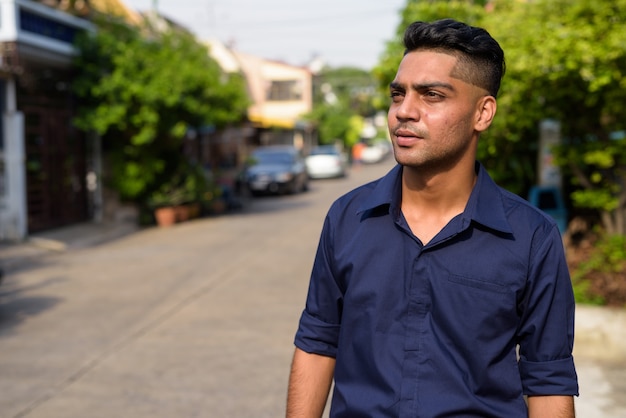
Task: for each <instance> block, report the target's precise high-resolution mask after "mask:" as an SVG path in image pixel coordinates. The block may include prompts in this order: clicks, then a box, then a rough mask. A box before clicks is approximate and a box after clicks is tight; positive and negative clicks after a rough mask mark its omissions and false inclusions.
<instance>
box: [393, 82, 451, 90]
mask: <svg viewBox="0 0 626 418" xmlns="http://www.w3.org/2000/svg"><path fill="white" fill-rule="evenodd" d="M389 88H390V89H403V90H404V89H405V88H406V87H405V86H404V84H402V83H398V82H395V81H393V82H391V83H390V84H389ZM432 88H443V89H446V90H450V91H454V90H455V88H454V86H452V84H450V83H444V82H443V81H433V82H430V83H413V84H411V89H413V90H415V91H423V90H428V89H432Z"/></svg>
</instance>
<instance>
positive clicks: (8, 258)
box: [0, 221, 140, 273]
mask: <svg viewBox="0 0 626 418" xmlns="http://www.w3.org/2000/svg"><path fill="white" fill-rule="evenodd" d="M139 229H140V228H139V227H138V226H137V225H135V224H134V223H132V222H122V221H119V222H102V223H95V222H85V223H80V224H76V225H71V226H67V227H63V228H58V229H53V230H50V231H45V232H41V233H37V234H33V235H31V236H29V237H28V238H27V239H26V240H25V241H21V242H7V241H0V267H2V268H3V269H4V270H5V273H6V272H10V271H11V270H14V269H17V268H19V267H21V266H24V265H27V264H28V261H29V260H31V259H33V258H34V257H41V256H45V255H47V254H50V253H55V252H63V251H68V250H72V249H78V248H87V247H93V246H96V245H100V244H104V243H106V242H108V241H112V240H115V239H118V238H122V237H124V236H126V235H129V234H132V233H134V232H136V231H138V230H139Z"/></svg>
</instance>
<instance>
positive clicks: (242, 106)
mask: <svg viewBox="0 0 626 418" xmlns="http://www.w3.org/2000/svg"><path fill="white" fill-rule="evenodd" d="M77 45H78V48H79V50H80V54H79V55H78V57H77V59H76V65H77V68H78V74H77V77H76V79H75V82H74V85H73V88H74V92H75V93H76V95H77V96H78V98H79V100H80V107H79V113H78V116H77V117H76V118H75V124H76V126H77V127H78V128H80V129H82V130H84V131H87V132H95V133H97V134H98V135H101V136H102V138H103V141H104V147H105V149H106V150H107V151H108V154H109V155H110V156H111V157H112V158H111V165H112V167H111V173H110V174H111V179H110V180H111V185H112V186H113V188H114V189H115V190H117V191H118V192H119V194H120V197H121V198H122V199H124V200H129V201H135V202H138V203H145V201H146V200H147V199H148V197H149V195H150V193H152V192H153V191H154V190H156V189H158V188H159V187H160V186H161V185H162V184H163V183H165V182H167V181H168V180H170V179H171V178H172V177H174V174H175V173H179V172H180V171H181V166H184V163H185V162H184V161H183V157H182V155H181V152H180V151H181V149H180V148H181V144H182V141H183V139H184V137H185V135H186V133H187V132H188V129H189V128H191V127H201V126H214V127H217V128H219V127H222V126H224V125H227V124H229V123H233V122H237V121H239V120H241V119H242V117H243V115H244V114H245V111H246V107H247V95H246V93H245V85H244V82H243V79H242V78H241V77H238V76H227V75H225V74H224V73H222V71H221V70H220V68H219V66H218V64H217V63H216V62H215V61H214V60H212V59H211V58H210V57H209V56H208V51H207V49H206V47H205V46H203V45H201V44H199V43H198V42H197V41H196V40H195V39H194V38H193V36H192V35H191V34H189V33H187V32H185V31H181V30H167V31H165V32H161V33H159V32H155V31H151V30H150V28H149V27H144V28H134V27H129V26H127V25H125V24H120V23H115V22H112V21H100V22H99V29H98V31H97V33H96V34H91V35H87V36H84V37H82V38H80V39H79V40H78V41H77Z"/></svg>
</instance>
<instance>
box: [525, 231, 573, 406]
mask: <svg viewBox="0 0 626 418" xmlns="http://www.w3.org/2000/svg"><path fill="white" fill-rule="evenodd" d="M530 257H531V258H530V268H529V275H528V281H527V289H526V294H525V297H524V300H523V303H522V306H521V310H522V311H521V315H522V322H521V326H520V329H519V333H518V338H519V344H520V361H519V368H520V375H521V379H522V385H523V390H524V394H525V395H531V396H532V395H576V396H577V395H578V380H577V376H576V370H575V367H574V359H573V357H572V350H573V346H574V309H575V302H574V294H573V290H572V283H571V280H570V276H569V271H568V267H567V263H566V261H565V254H564V249H563V243H562V239H561V236H560V234H559V232H558V229H557V228H556V226H555V225H552V226H551V228H549V229H546V232H545V233H541V232H538V233H537V234H535V236H534V238H533V245H532V247H531V253H530Z"/></svg>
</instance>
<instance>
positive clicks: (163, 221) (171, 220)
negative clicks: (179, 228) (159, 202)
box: [154, 206, 176, 227]
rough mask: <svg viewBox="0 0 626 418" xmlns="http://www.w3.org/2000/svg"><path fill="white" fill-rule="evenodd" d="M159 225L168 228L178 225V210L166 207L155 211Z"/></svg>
mask: <svg viewBox="0 0 626 418" xmlns="http://www.w3.org/2000/svg"><path fill="white" fill-rule="evenodd" d="M154 218H155V219H156V222H157V225H158V226H160V227H167V226H171V225H174V224H175V223H176V209H175V208H174V207H173V206H164V207H162V208H158V209H155V210H154Z"/></svg>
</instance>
